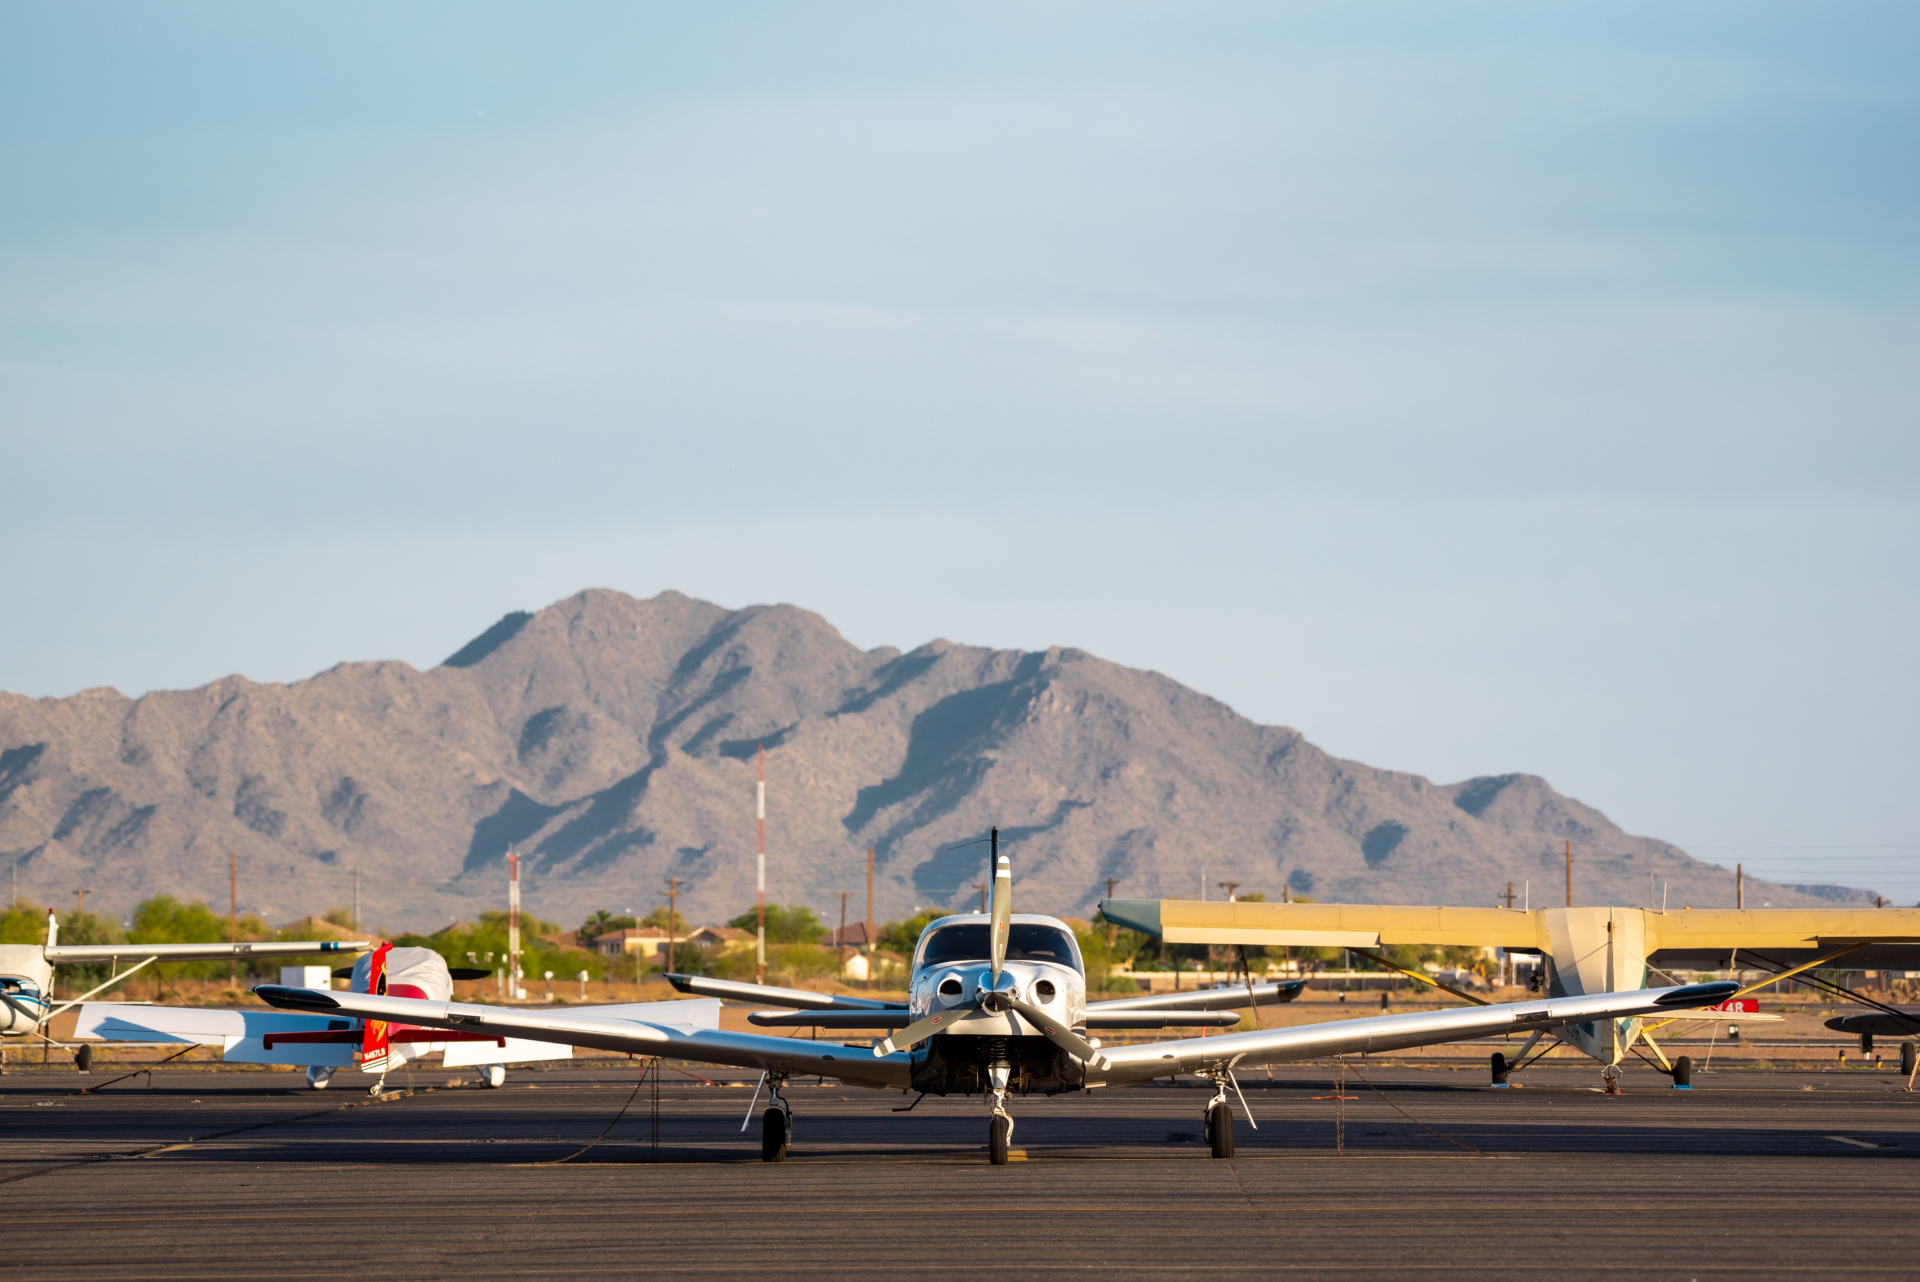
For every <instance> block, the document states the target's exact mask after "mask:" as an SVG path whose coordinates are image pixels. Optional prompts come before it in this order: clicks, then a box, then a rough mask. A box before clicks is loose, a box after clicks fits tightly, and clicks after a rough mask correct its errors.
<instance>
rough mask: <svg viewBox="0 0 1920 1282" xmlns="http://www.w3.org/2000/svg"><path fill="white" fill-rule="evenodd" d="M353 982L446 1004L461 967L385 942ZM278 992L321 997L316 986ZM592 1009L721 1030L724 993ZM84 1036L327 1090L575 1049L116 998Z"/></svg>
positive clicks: (357, 966)
mask: <svg viewBox="0 0 1920 1282" xmlns="http://www.w3.org/2000/svg"><path fill="white" fill-rule="evenodd" d="M349 990H350V991H349V993H343V994H340V995H341V996H342V997H347V996H350V995H352V994H365V995H368V996H372V997H381V998H391V999H395V1000H401V1001H412V1002H421V1003H445V1002H447V1001H448V1000H449V999H451V998H452V996H453V973H452V972H451V971H450V970H449V969H448V968H447V963H446V961H445V959H444V958H442V957H441V956H440V954H439V953H436V952H434V951H433V950H432V949H431V948H396V947H394V946H393V945H392V944H381V945H380V946H379V947H378V948H376V949H375V950H374V951H373V952H372V953H371V954H369V955H367V956H364V957H362V958H360V959H359V960H358V961H357V962H355V963H354V967H353V975H352V979H351V981H350V983H349ZM279 991H282V992H311V993H313V994H314V995H315V996H319V995H320V993H319V990H316V989H280V990H279ZM589 1009H591V1010H593V1011H595V1012H600V1013H604V1014H608V1015H611V1016H612V1017H614V1018H622V1019H645V1020H651V1021H658V1022H661V1023H664V1024H668V1025H672V1026H676V1027H683V1028H687V1029H689V1030H691V1029H696V1028H717V1027H718V1026H719V1020H720V1003H719V1002H718V1001H705V1002H637V1003H631V1004H628V1005H625V1006H595V1007H591V1008H589ZM75 1036H77V1037H82V1038H97V1039H99V1040H102V1041H122V1042H181V1043H186V1044H198V1045H202V1046H218V1047H220V1048H221V1052H222V1053H221V1058H222V1059H224V1060H227V1061H230V1062H236V1063H246V1064H304V1065H306V1067H307V1082H308V1083H309V1084H310V1085H311V1086H312V1087H313V1088H314V1089H315V1090H323V1089H325V1088H326V1086H327V1084H328V1083H329V1082H330V1081H332V1079H333V1075H334V1074H335V1073H336V1072H338V1071H339V1070H340V1069H342V1068H348V1067H352V1068H358V1069H359V1070H360V1071H361V1072H364V1073H374V1074H377V1075H378V1080H376V1081H375V1082H374V1084H373V1085H372V1087H371V1088H370V1090H372V1091H373V1092H375V1093H378V1092H379V1091H380V1090H381V1089H382V1088H383V1086H384V1084H385V1081H386V1075H387V1074H388V1073H390V1072H392V1071H393V1070H395V1069H397V1068H399V1067H401V1066H402V1065H404V1064H408V1063H411V1062H413V1061H415V1060H418V1059H421V1058H423V1057H425V1056H428V1055H436V1054H437V1055H439V1056H441V1060H442V1063H443V1064H444V1065H445V1066H446V1067H447V1068H467V1067H478V1068H479V1069H480V1070H481V1076H482V1079H483V1080H484V1081H485V1082H486V1084H487V1085H489V1086H499V1085H500V1084H501V1083H503V1082H504V1081H506V1076H507V1065H509V1064H525V1063H531V1062H535V1061H539V1060H555V1059H566V1058H568V1057H570V1056H571V1055H572V1054H573V1047H571V1046H569V1045H567V1044H566V1043H564V1042H556V1041H551V1040H545V1041H543V1040H537V1039H533V1038H526V1037H518V1036H512V1035H509V1034H507V1033H504V1032H474V1031H469V1030H455V1031H452V1032H448V1031H445V1030H442V1029H439V1028H430V1027H427V1026H424V1025H420V1024H413V1023H409V1022H407V1021H405V1020H395V1019H382V1018H372V1019H359V1018H355V1017H353V1016H351V1015H343V1016H337V1017H335V1016H324V1015H304V1014H288V1013H286V1012H284V1011H250V1010H197V1009H193V1008H189V1007H178V1006H133V1005H126V1004H121V1003H113V1002H89V1003H87V1004H86V1005H84V1006H82V1007H81V1009H80V1016H79V1019H78V1021H77V1023H76V1025H75Z"/></svg>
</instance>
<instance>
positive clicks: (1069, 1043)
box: [1006, 997, 1107, 1069]
mask: <svg viewBox="0 0 1920 1282" xmlns="http://www.w3.org/2000/svg"><path fill="white" fill-rule="evenodd" d="M1006 1000H1007V1005H1008V1006H1009V1007H1011V1008H1012V1009H1013V1010H1014V1011H1015V1012H1017V1013H1018V1014H1019V1016H1020V1018H1021V1019H1024V1020H1026V1021H1027V1022H1028V1023H1029V1024H1032V1025H1033V1026H1034V1027H1035V1028H1037V1029H1039V1030H1040V1035H1041V1036H1042V1037H1045V1038H1046V1039H1047V1040H1048V1041H1050V1042H1052V1043H1053V1044H1054V1045H1055V1046H1058V1047H1059V1048H1060V1049H1061V1050H1063V1051H1065V1052H1066V1053H1067V1054H1069V1055H1071V1056H1073V1057H1074V1058H1075V1059H1077V1060H1079V1061H1080V1062H1081V1063H1083V1064H1085V1065H1086V1066H1087V1067H1089V1068H1093V1069H1103V1068H1105V1067H1106V1066H1107V1057H1106V1056H1104V1055H1102V1054H1101V1053H1100V1052H1099V1051H1097V1050H1095V1049H1094V1048H1093V1047H1092V1046H1091V1045H1089V1044H1088V1042H1087V1040H1086V1039H1085V1038H1083V1037H1080V1036H1079V1035H1077V1034H1076V1033H1075V1032H1074V1031H1073V1030H1072V1029H1071V1028H1068V1027H1067V1026H1066V1025H1065V1024H1064V1023H1062V1022H1061V1021H1059V1020H1057V1019H1055V1018H1054V1017H1053V1016H1051V1015H1049V1014H1047V1012H1045V1011H1043V1010H1041V1009H1040V1008H1039V1007H1038V1006H1033V1005H1029V1004H1028V1003H1026V1002H1023V1001H1018V1000H1016V999H1015V998H1012V997H1009V998H1007V999H1006Z"/></svg>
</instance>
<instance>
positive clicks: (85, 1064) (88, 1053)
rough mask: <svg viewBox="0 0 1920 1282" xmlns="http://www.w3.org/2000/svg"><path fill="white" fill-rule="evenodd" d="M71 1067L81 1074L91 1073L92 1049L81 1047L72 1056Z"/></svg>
mask: <svg viewBox="0 0 1920 1282" xmlns="http://www.w3.org/2000/svg"><path fill="white" fill-rule="evenodd" d="M73 1066H74V1067H75V1068H77V1069H79V1070H80V1071H81V1072H83V1073H91V1072H92V1071H93V1047H91V1046H82V1047H81V1048H80V1049H79V1050H77V1051H75V1052H74V1054H73Z"/></svg>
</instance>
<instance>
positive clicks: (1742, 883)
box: [1733, 864, 1747, 908]
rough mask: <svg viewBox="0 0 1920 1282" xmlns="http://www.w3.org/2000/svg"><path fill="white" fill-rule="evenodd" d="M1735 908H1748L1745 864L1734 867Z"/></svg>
mask: <svg viewBox="0 0 1920 1282" xmlns="http://www.w3.org/2000/svg"><path fill="white" fill-rule="evenodd" d="M1733 906H1734V907H1735V908H1745V907H1746V906H1747V869H1746V866H1745V865H1744V864H1735V865H1734V866H1733Z"/></svg>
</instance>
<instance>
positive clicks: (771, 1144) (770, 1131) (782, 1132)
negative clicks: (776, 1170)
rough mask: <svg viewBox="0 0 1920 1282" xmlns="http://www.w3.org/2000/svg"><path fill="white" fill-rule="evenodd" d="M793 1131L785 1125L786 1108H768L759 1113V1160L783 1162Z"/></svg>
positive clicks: (785, 1158)
mask: <svg viewBox="0 0 1920 1282" xmlns="http://www.w3.org/2000/svg"><path fill="white" fill-rule="evenodd" d="M792 1138H793V1131H792V1129H791V1128H790V1127H788V1125H787V1110H786V1109H784V1108H770V1109H768V1110H767V1111H766V1112H764V1113H762V1114H761V1115H760V1160H761V1161H763V1162H784V1161H786V1160H787V1145H788V1143H789V1142H790V1141H791V1140H792Z"/></svg>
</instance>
